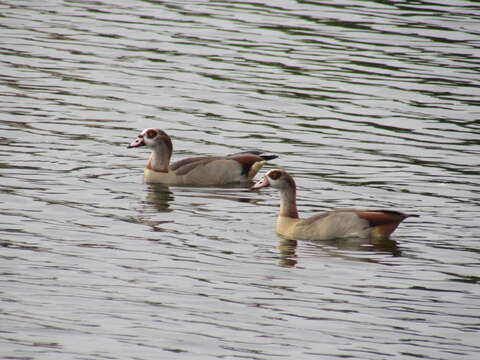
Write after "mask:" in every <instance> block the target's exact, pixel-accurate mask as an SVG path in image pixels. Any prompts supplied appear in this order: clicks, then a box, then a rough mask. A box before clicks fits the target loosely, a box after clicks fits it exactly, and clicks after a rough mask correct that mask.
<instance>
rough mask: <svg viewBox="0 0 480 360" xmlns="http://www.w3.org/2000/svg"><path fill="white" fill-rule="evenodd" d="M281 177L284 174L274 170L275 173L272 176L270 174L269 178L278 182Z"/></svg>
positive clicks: (272, 172) (271, 173)
mask: <svg viewBox="0 0 480 360" xmlns="http://www.w3.org/2000/svg"><path fill="white" fill-rule="evenodd" d="M281 175H282V173H281V172H280V171H277V170H273V171H271V172H270V174H268V176H269V177H270V178H271V179H273V180H277V179H278V178H279V177H280V176H281Z"/></svg>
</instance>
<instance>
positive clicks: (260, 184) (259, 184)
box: [252, 176, 270, 190]
mask: <svg viewBox="0 0 480 360" xmlns="http://www.w3.org/2000/svg"><path fill="white" fill-rule="evenodd" d="M268 186H270V181H268V177H266V176H264V177H262V179H261V180H259V181H258V182H257V183H255V185H253V186H252V190H259V189H261V188H264V187H268Z"/></svg>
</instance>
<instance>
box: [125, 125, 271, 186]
mask: <svg viewBox="0 0 480 360" xmlns="http://www.w3.org/2000/svg"><path fill="white" fill-rule="evenodd" d="M140 146H147V147H148V148H150V149H151V150H152V154H151V155H150V160H149V161H148V163H147V166H146V168H145V171H144V179H145V182H147V183H161V184H166V185H184V186H215V185H226V184H232V183H247V182H250V181H252V179H253V178H254V176H255V175H256V174H257V172H258V171H259V170H260V169H261V168H262V166H263V165H264V164H265V161H266V160H271V159H275V158H276V157H277V156H276V155H262V154H261V153H260V152H257V151H252V152H241V153H237V154H232V155H227V156H203V157H194V158H187V159H183V160H180V161H176V162H174V163H172V164H170V158H171V156H172V150H173V146H172V140H171V139H170V136H168V134H167V133H166V132H165V131H162V130H160V129H145V130H143V131H142V132H141V133H140V135H138V137H137V139H135V140H134V141H133V142H132V143H131V144H130V145H128V148H137V147H140Z"/></svg>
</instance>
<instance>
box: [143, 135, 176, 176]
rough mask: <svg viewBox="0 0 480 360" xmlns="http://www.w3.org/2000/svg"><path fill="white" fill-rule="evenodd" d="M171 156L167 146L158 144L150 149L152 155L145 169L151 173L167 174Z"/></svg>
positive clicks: (161, 143)
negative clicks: (151, 171)
mask: <svg viewBox="0 0 480 360" xmlns="http://www.w3.org/2000/svg"><path fill="white" fill-rule="evenodd" d="M171 156H172V152H171V149H170V148H169V147H168V146H167V144H166V143H165V142H163V141H162V142H159V143H158V144H155V146H154V147H152V153H151V155H150V160H149V162H148V164H147V168H149V169H150V170H153V171H159V172H168V166H169V165H170V157H171Z"/></svg>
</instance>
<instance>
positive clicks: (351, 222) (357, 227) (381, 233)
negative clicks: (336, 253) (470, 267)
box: [252, 169, 418, 241]
mask: <svg viewBox="0 0 480 360" xmlns="http://www.w3.org/2000/svg"><path fill="white" fill-rule="evenodd" d="M268 186H271V187H273V188H276V189H278V190H279V191H280V212H279V214H278V218H277V233H278V234H279V235H281V236H282V237H284V238H286V239H292V240H331V239H336V238H345V237H360V238H370V239H372V240H376V241H378V240H383V239H388V238H389V236H390V234H391V233H392V232H393V231H394V230H395V229H396V228H397V226H398V225H399V224H400V223H401V222H402V221H403V220H405V219H406V218H407V217H410V216H415V217H416V216H418V215H408V214H403V213H401V212H398V211H391V210H355V209H343V210H342V209H340V210H334V211H329V212H325V213H321V214H318V215H315V216H312V217H309V218H306V219H300V218H299V216H298V212H297V205H296V185H295V181H294V180H293V178H292V177H291V176H290V175H289V174H288V173H287V172H286V171H285V170H279V169H275V170H270V171H268V172H267V173H266V174H265V175H264V176H263V178H262V179H261V180H260V181H258V182H257V183H256V184H255V185H254V186H253V187H252V189H254V190H258V189H261V188H264V187H268Z"/></svg>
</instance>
